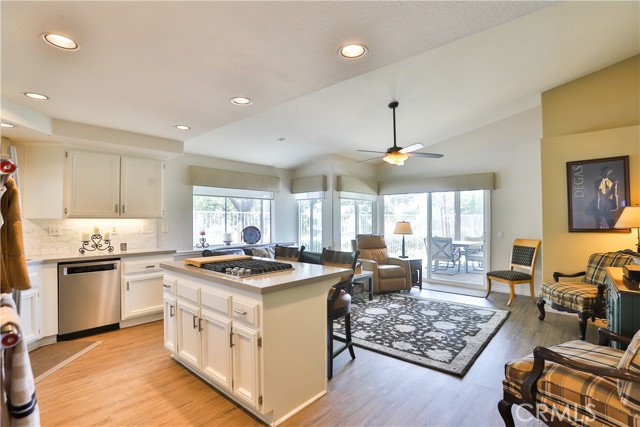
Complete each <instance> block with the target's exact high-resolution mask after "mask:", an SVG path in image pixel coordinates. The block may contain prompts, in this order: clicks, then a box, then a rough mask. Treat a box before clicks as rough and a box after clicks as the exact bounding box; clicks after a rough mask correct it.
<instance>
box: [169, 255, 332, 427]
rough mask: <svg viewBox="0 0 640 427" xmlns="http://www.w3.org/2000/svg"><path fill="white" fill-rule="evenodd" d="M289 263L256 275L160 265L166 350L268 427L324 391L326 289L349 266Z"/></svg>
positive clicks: (174, 264)
mask: <svg viewBox="0 0 640 427" xmlns="http://www.w3.org/2000/svg"><path fill="white" fill-rule="evenodd" d="M291 264H292V265H294V270H293V271H284V272H278V273H272V274H266V275H262V276H254V277H252V278H233V277H230V276H225V275H222V274H218V273H214V272H211V271H208V270H204V269H200V268H196V267H191V266H185V265H183V263H182V262H170V263H162V264H161V267H163V268H164V269H165V276H164V282H163V283H164V289H165V297H164V301H165V304H164V306H165V317H164V319H165V347H166V348H167V349H169V350H170V351H171V352H172V354H173V357H175V358H176V360H178V362H180V363H182V364H183V365H184V366H185V367H187V368H188V369H190V370H191V371H192V372H194V373H195V374H197V375H198V376H200V377H201V378H203V379H204V380H205V381H207V382H208V383H210V384H211V385H213V386H214V387H216V388H217V389H218V390H220V391H221V392H222V393H224V394H225V395H227V396H228V397H230V398H231V399H233V400H234V401H235V402H236V403H238V404H240V405H242V406H243V407H244V408H246V409H248V410H249V411H250V412H252V413H253V414H254V415H256V416H257V417H258V418H260V419H261V420H263V421H265V422H266V423H268V424H270V425H277V424H279V423H281V422H283V421H284V420H286V419H287V418H289V417H290V416H291V415H293V414H295V413H296V412H298V411H300V410H301V409H302V408H304V407H305V406H307V405H309V404H311V403H312V402H313V401H315V400H316V399H318V398H320V397H321V396H323V395H324V394H326V391H327V341H326V340H327V331H326V327H327V326H326V325H327V320H326V316H327V311H326V305H327V292H328V290H329V288H330V287H331V286H332V285H334V284H335V283H336V282H337V281H338V280H339V278H340V276H341V275H342V274H344V271H345V270H344V269H341V268H335V267H324V266H320V265H313V264H303V263H295V262H292V263H291ZM174 289H175V291H174ZM174 292H175V293H174ZM171 314H173V315H171Z"/></svg>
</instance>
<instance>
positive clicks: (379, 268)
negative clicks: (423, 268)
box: [356, 234, 411, 293]
mask: <svg viewBox="0 0 640 427" xmlns="http://www.w3.org/2000/svg"><path fill="white" fill-rule="evenodd" d="M356 250H358V251H360V261H362V268H363V269H364V270H369V271H372V272H373V292H374V293H380V292H394V291H401V290H409V289H411V268H410V267H409V261H407V260H404V259H402V258H395V257H390V256H389V255H388V253H387V244H386V243H385V241H384V236H378V235H375V234H358V235H357V236H356Z"/></svg>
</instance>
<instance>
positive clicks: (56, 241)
mask: <svg viewBox="0 0 640 427" xmlns="http://www.w3.org/2000/svg"><path fill="white" fill-rule="evenodd" d="M50 226H52V227H53V228H54V229H56V228H58V226H59V228H60V236H50V235H49V227H50ZM157 226H158V224H157V220H155V219H37V220H34V219H25V218H23V220H22V231H23V234H24V250H25V254H26V256H27V258H37V257H39V256H50V255H68V254H76V253H78V249H80V247H81V246H82V234H83V233H88V234H89V235H92V234H93V231H94V227H98V228H99V230H100V234H101V235H103V236H104V235H105V233H107V232H108V233H110V235H111V245H112V246H113V247H114V248H115V249H116V250H118V249H119V248H120V243H126V244H127V249H128V250H132V249H155V248H156V247H157V241H158V236H157ZM114 229H115V230H114ZM114 231H115V233H114Z"/></svg>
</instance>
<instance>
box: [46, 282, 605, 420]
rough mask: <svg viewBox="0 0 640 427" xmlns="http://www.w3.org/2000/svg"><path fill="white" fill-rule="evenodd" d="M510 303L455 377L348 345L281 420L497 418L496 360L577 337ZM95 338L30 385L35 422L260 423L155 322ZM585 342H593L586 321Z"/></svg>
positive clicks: (568, 325)
mask: <svg viewBox="0 0 640 427" xmlns="http://www.w3.org/2000/svg"><path fill="white" fill-rule="evenodd" d="M411 292H412V294H416V295H417V294H420V295H421V296H425V297H431V298H436V299H445V300H450V301H456V302H461V303H468V304H474V305H478V306H484V307H493V308H499V309H508V308H507V306H506V302H507V299H508V295H507V294H501V293H495V292H494V293H492V294H491V295H490V297H489V298H488V299H486V300H485V299H483V298H475V297H469V296H464V295H455V294H449V293H443V292H436V291H427V290H423V291H422V292H419V291H418V290H417V289H414V290H413V291H411ZM510 310H511V315H510V316H509V318H508V319H507V321H506V322H505V323H504V325H503V326H502V328H501V329H500V330H499V332H498V333H497V334H496V336H494V338H493V339H492V341H491V342H490V343H489V345H488V346H487V347H486V348H485V350H484V351H483V353H482V354H481V355H480V357H479V358H478V359H477V360H476V362H475V364H474V365H473V366H472V367H471V369H470V370H469V372H468V373H467V375H466V376H465V377H464V378H462V379H460V378H458V377H454V376H451V375H448V374H445V373H442V372H438V371H435V370H431V369H427V368H423V367H420V366H417V365H413V364H410V363H407V362H402V361H399V360H396V359H393V358H390V357H386V356H383V355H380V354H377V353H374V352H369V351H366V350H363V349H360V348H356V356H357V358H356V359H355V360H353V361H352V360H351V359H350V358H349V356H348V353H343V354H342V355H340V356H338V357H337V358H336V359H335V364H334V377H333V379H332V380H331V381H330V382H329V389H328V394H327V395H326V396H324V397H323V398H321V399H320V400H318V401H317V402H315V403H314V404H312V405H311V406H309V407H307V408H305V409H304V410H302V411H301V412H299V413H298V414H296V415H295V416H293V417H292V418H290V419H289V420H288V421H287V422H286V423H285V425H287V426H365V425H366V426H501V425H503V424H502V420H501V418H500V416H499V414H498V411H497V409H496V405H497V403H498V400H500V398H501V395H502V388H501V380H502V377H503V369H504V364H505V362H507V361H509V360H513V359H515V358H517V357H520V356H523V355H525V354H528V353H530V352H531V350H532V349H533V347H534V346H536V345H545V346H550V345H554V344H558V343H560V342H564V341H568V340H571V339H577V338H578V321H577V316H567V315H561V314H553V313H548V314H547V317H546V319H545V321H544V322H540V321H539V320H538V319H537V317H536V316H537V309H536V307H535V304H533V303H532V301H531V299H530V298H529V297H525V296H517V297H516V300H515V302H514V304H513V307H511V308H510ZM85 339H86V338H85ZM96 339H99V340H101V341H103V343H102V344H101V345H99V346H98V347H96V348H95V349H93V350H91V351H90V352H89V353H87V354H85V355H83V356H81V357H80V358H78V359H77V360H75V361H74V362H72V363H71V364H69V365H67V366H66V367H64V368H62V369H61V370H59V371H58V372H56V373H54V374H53V375H51V376H50V377H48V378H46V379H45V380H43V381H41V382H40V383H38V384H37V397H38V402H39V405H40V414H41V420H42V424H43V425H45V426H91V425H99V426H156V425H168V426H256V425H261V422H260V421H258V420H257V419H255V418H254V417H252V416H251V415H249V414H248V413H247V412H245V411H244V410H242V409H240V408H239V407H237V406H236V405H235V404H234V403H232V402H231V401H229V400H228V399H226V398H225V397H223V396H222V395H220V394H218V393H217V392H216V391H215V390H214V389H213V388H211V387H210V386H208V385H207V384H206V383H204V382H203V381H201V380H199V379H198V378H196V377H195V376H194V375H192V374H190V373H189V372H188V371H187V370H186V369H184V368H182V367H181V366H180V365H179V364H178V363H176V362H175V361H174V360H173V359H172V358H171V357H170V355H169V353H168V352H167V351H166V350H165V349H164V347H163V337H162V323H161V322H154V323H150V324H146V325H142V326H136V327H133V328H128V329H122V330H119V331H114V332H109V333H105V334H101V335H99V336H96ZM587 340H588V341H591V342H596V328H595V327H594V326H593V324H591V323H590V324H589V327H588V333H587ZM293 346H295V340H293V341H292V347H293ZM522 412H523V415H524V411H522ZM519 425H530V423H529V422H525V423H523V424H519Z"/></svg>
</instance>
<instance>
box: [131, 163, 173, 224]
mask: <svg viewBox="0 0 640 427" xmlns="http://www.w3.org/2000/svg"><path fill="white" fill-rule="evenodd" d="M120 168H121V170H120V173H121V174H120V204H121V209H120V218H158V217H162V216H164V212H163V187H164V182H163V179H164V163H162V162H159V161H156V160H151V159H138V158H133V157H122V159H121V164H120Z"/></svg>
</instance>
